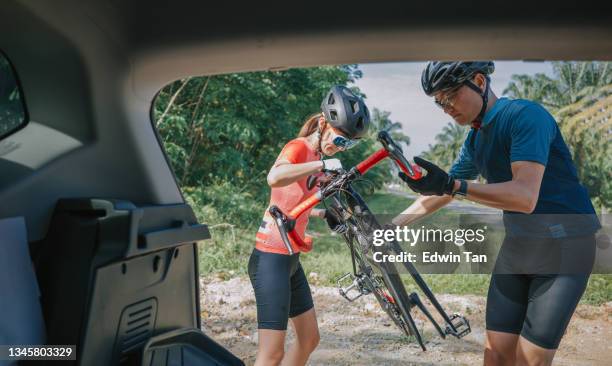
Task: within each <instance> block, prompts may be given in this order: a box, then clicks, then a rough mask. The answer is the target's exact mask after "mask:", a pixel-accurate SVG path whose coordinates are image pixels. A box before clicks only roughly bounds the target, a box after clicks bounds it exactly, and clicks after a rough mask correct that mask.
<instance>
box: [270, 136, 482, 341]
mask: <svg viewBox="0 0 612 366" xmlns="http://www.w3.org/2000/svg"><path fill="white" fill-rule="evenodd" d="M378 141H379V142H380V143H381V144H382V145H383V147H382V148H381V149H380V150H378V151H376V152H375V153H373V154H372V155H370V156H369V157H368V158H367V159H365V160H364V161H362V162H361V163H359V164H358V165H357V166H355V167H353V168H351V169H349V170H344V169H340V170H334V171H326V175H327V177H326V178H327V179H324V180H319V181H318V182H317V180H316V178H309V179H308V182H307V185H308V188H309V189H312V188H314V186H315V185H317V184H318V186H319V190H318V191H317V192H315V193H314V194H313V195H311V196H309V197H308V198H306V199H305V200H304V201H302V202H301V203H299V204H298V205H297V206H296V207H295V208H294V209H293V210H291V211H290V212H289V213H284V212H282V211H281V210H280V209H279V208H278V207H277V206H275V205H273V206H271V207H270V208H269V212H270V213H271V214H272V217H274V220H275V223H276V225H277V227H278V229H279V232H280V234H281V238H282V239H283V242H284V244H285V246H286V247H287V250H288V251H289V254H293V253H294V252H295V250H294V248H295V247H296V246H297V247H301V246H306V245H305V244H304V241H303V239H302V238H301V237H300V236H299V234H297V232H296V231H295V230H294V228H295V222H296V219H297V218H298V217H299V216H300V215H302V214H303V213H304V212H306V211H308V210H309V209H310V208H312V207H314V206H316V205H317V204H319V203H321V202H323V203H324V204H325V205H326V206H327V209H328V210H330V211H329V212H331V214H333V215H335V216H336V218H337V219H338V221H339V222H340V223H341V227H342V230H341V235H342V237H343V238H344V240H345V242H346V244H347V246H348V249H349V251H350V255H351V262H352V269H353V271H352V273H347V274H345V275H344V276H342V277H340V278H339V279H338V280H337V283H338V288H339V292H340V295H342V296H343V297H344V298H346V299H347V300H348V301H350V302H352V301H355V300H356V299H358V298H360V297H361V296H363V295H369V294H373V295H374V296H375V297H376V300H377V301H378V303H379V304H380V306H381V307H382V309H383V310H384V311H385V312H386V313H387V314H388V316H389V317H390V318H391V319H392V320H393V322H394V323H395V324H396V325H397V327H398V328H399V329H400V330H401V331H402V332H403V333H404V334H405V335H406V336H408V337H409V338H410V337H414V339H415V340H416V341H417V342H418V344H419V345H420V347H421V348H422V349H423V351H425V350H426V347H425V342H424V340H423V337H422V335H421V333H420V331H419V329H418V328H417V325H416V323H415V321H414V318H413V316H412V314H411V310H412V309H413V308H414V307H416V308H418V309H419V310H420V311H422V312H423V314H424V315H425V316H426V317H427V319H429V321H430V322H431V323H432V324H433V326H434V328H435V329H436V331H437V332H438V334H439V335H440V336H441V337H442V338H446V336H447V335H452V336H454V337H457V338H462V337H464V336H465V335H467V334H468V333H470V331H471V328H470V323H469V321H468V320H467V319H466V318H465V317H464V316H462V315H460V314H452V315H448V314H447V313H446V311H445V310H444V308H443V307H442V305H440V303H439V302H438V300H437V299H436V297H435V295H434V294H433V292H432V291H431V290H430V288H429V287H428V286H427V283H426V282H425V281H424V279H423V277H421V275H420V273H419V272H418V271H417V269H416V268H415V266H414V265H413V264H412V263H411V262H410V261H404V262H402V263H403V266H404V268H405V269H406V270H407V271H408V273H409V274H410V275H411V277H412V279H413V280H414V281H415V283H416V284H417V286H418V287H419V288H420V289H421V291H422V292H423V294H424V295H425V297H426V298H427V299H428V300H429V301H430V303H431V304H432V306H433V307H434V308H435V309H436V311H437V312H438V313H439V315H440V316H441V317H442V319H443V321H444V325H445V327H444V329H442V327H441V326H440V325H439V324H438V322H437V321H436V320H435V319H434V317H433V316H432V314H431V313H430V312H429V310H428V309H427V308H426V307H425V305H424V304H423V302H422V301H421V299H420V298H419V296H418V294H417V293H416V292H413V293H411V294H408V293H407V292H406V288H405V287H404V284H403V282H402V279H401V277H400V274H399V272H398V270H397V268H396V267H395V266H396V263H391V262H386V261H376V260H374V256H375V255H376V253H380V254H381V256H380V258H382V255H385V254H401V253H402V252H403V250H402V248H401V246H400V245H399V244H398V243H397V241H395V240H393V241H389V242H385V243H384V244H383V245H373V235H374V231H375V230H381V229H384V228H385V227H384V226H382V225H381V224H380V223H379V222H378V221H377V219H376V217H375V216H374V214H373V213H372V212H371V211H370V209H369V208H368V206H367V204H366V202H365V201H364V200H363V198H362V197H361V196H360V195H359V193H358V192H357V191H356V190H355V189H354V188H353V183H355V182H356V181H358V180H359V179H360V178H361V177H362V176H363V175H364V174H365V173H366V172H367V171H368V170H369V169H371V168H372V167H374V166H375V165H376V164H378V163H379V162H381V161H382V160H384V159H385V158H390V159H391V160H392V161H394V162H395V164H397V166H398V167H399V169H401V170H402V171H404V172H405V173H406V174H407V175H408V176H410V177H411V178H412V179H420V178H421V177H422V172H421V170H420V168H419V167H418V166H416V165H411V164H410V163H409V162H408V161H407V160H406V158H405V157H404V155H403V153H402V149H401V147H400V146H399V145H398V144H396V143H395V142H394V141H393V139H392V138H391V136H390V135H389V134H388V133H387V132H386V131H381V132H379V133H378Z"/></svg>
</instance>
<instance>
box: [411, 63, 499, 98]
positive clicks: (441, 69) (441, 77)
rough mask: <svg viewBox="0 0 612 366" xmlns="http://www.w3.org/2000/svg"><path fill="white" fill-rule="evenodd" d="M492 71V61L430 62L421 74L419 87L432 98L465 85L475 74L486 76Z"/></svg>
mask: <svg viewBox="0 0 612 366" xmlns="http://www.w3.org/2000/svg"><path fill="white" fill-rule="evenodd" d="M493 71H495V64H494V63H493V61H430V62H429V63H427V67H425V70H423V73H422V74H421V85H422V86H423V90H424V91H425V94H427V95H429V96H432V95H434V94H435V93H437V92H439V91H445V90H449V89H453V88H455V87H457V86H459V85H461V84H465V83H466V81H470V80H471V79H472V77H473V76H474V74H476V73H481V74H484V75H485V76H488V75H490V74H492V73H493Z"/></svg>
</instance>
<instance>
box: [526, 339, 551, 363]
mask: <svg viewBox="0 0 612 366" xmlns="http://www.w3.org/2000/svg"><path fill="white" fill-rule="evenodd" d="M517 343H518V344H517V346H516V365H517V366H549V365H551V364H552V360H553V358H554V357H555V352H556V351H557V350H556V349H547V348H542V347H540V346H538V345H537V344H535V343H531V342H530V341H528V340H527V339H525V338H524V337H519V341H518V342H517Z"/></svg>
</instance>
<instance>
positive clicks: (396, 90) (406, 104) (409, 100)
mask: <svg viewBox="0 0 612 366" xmlns="http://www.w3.org/2000/svg"><path fill="white" fill-rule="evenodd" d="M425 65H426V63H425V62H408V63H377V64H361V65H359V68H360V69H361V70H362V72H363V77H362V78H361V79H359V80H357V81H356V83H355V85H356V86H358V87H359V89H360V90H361V91H362V92H363V93H364V94H365V95H366V104H367V105H368V107H369V108H370V110H373V109H374V108H378V109H380V110H384V111H388V112H391V116H390V118H391V120H392V121H394V122H401V123H402V126H403V130H404V133H405V134H406V135H408V136H410V140H411V142H410V145H409V146H408V148H407V150H406V151H404V154H405V155H406V157H408V158H410V159H412V157H413V156H415V155H418V154H420V153H421V152H423V151H426V150H428V147H429V144H433V143H434V138H435V136H436V135H437V134H438V133H439V132H440V131H441V130H442V128H443V127H444V126H445V125H446V124H447V123H448V122H453V119H452V118H451V117H450V116H448V115H446V114H444V112H443V111H442V110H441V109H439V108H438V107H436V106H435V104H434V103H433V98H431V97H428V96H426V95H425V93H424V92H423V89H421V71H422V70H423V68H424V67H425ZM536 73H545V74H547V75H549V76H552V64H551V63H549V62H523V61H496V62H495V72H494V73H493V74H492V75H491V87H492V88H493V91H494V92H495V94H496V95H497V96H498V97H499V96H502V95H503V94H502V91H503V90H504V89H505V88H506V86H507V85H508V83H509V82H510V77H511V76H512V75H513V74H528V75H533V74H536ZM453 123H454V122H453ZM466 128H467V127H466Z"/></svg>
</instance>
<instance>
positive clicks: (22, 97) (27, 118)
mask: <svg viewBox="0 0 612 366" xmlns="http://www.w3.org/2000/svg"><path fill="white" fill-rule="evenodd" d="M0 58H4V59H5V60H6V62H7V63H8V65H9V69H10V71H11V72H12V75H13V78H14V79H15V85H16V86H17V90H18V92H19V100H20V101H21V108H22V110H23V121H22V122H21V123H20V124H19V125H17V126H15V127H14V128H12V129H10V130H9V131H7V132H5V133H3V134H0V141H2V140H4V139H5V138H7V137H9V136H10V135H12V134H14V133H16V132H18V131H20V130H21V129H23V128H24V127H25V126H27V125H28V123H30V114H29V113H28V108H27V103H26V100H25V95H24V92H23V87H22V84H21V80H20V79H19V74H18V73H17V70H16V69H15V66H14V65H13V63H12V62H11V59H10V58H9V57H8V56H7V55H6V53H5V52H4V51H2V50H0Z"/></svg>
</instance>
